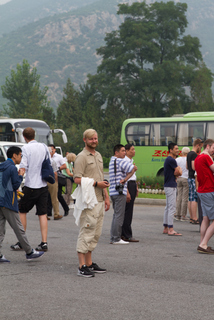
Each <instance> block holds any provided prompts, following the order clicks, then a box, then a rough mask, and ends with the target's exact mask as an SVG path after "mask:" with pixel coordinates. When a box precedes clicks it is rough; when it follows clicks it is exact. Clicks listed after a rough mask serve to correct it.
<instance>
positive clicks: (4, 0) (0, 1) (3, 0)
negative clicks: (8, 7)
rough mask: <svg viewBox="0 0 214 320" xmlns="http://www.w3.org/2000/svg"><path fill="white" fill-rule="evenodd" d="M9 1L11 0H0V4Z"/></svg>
mask: <svg viewBox="0 0 214 320" xmlns="http://www.w3.org/2000/svg"><path fill="white" fill-rule="evenodd" d="M9 1H11V0H0V5H1V4H5V3H7V2H9Z"/></svg>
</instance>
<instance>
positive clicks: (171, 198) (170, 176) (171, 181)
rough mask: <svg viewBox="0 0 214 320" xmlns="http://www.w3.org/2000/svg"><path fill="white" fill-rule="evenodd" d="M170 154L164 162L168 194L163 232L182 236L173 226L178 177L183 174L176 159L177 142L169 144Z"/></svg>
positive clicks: (166, 191)
mask: <svg viewBox="0 0 214 320" xmlns="http://www.w3.org/2000/svg"><path fill="white" fill-rule="evenodd" d="M168 151H169V155H168V157H167V158H166V160H165V162H164V191H165V194H166V207H165V210H164V217H163V226H164V230H163V234H168V236H182V234H181V233H179V232H176V231H175V230H174V228H173V217H174V214H175V212H176V188H177V183H176V178H177V177H179V176H181V175H182V170H181V167H179V166H178V165H177V162H176V161H175V159H176V157H177V156H178V153H179V149H178V146H177V145H176V143H174V142H171V143H170V144H169V145H168Z"/></svg>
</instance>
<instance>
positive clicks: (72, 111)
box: [56, 79, 87, 153]
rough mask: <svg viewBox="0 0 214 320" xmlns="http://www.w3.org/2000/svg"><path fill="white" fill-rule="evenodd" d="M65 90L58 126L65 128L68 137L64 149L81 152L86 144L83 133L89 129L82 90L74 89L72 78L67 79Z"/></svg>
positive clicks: (58, 112) (59, 108)
mask: <svg viewBox="0 0 214 320" xmlns="http://www.w3.org/2000/svg"><path fill="white" fill-rule="evenodd" d="M63 92H64V95H63V98H62V100H61V102H60V103H59V106H58V108H57V117H56V122H57V126H58V127H59V128H63V130H64V131H65V133H66V134H67V137H68V143H67V144H66V145H62V147H63V151H69V152H74V153H79V152H80V151H81V149H82V148H83V146H84V143H83V140H82V139H83V136H82V134H83V131H85V130H86V129H87V125H86V124H85V123H84V119H83V109H82V104H81V100H80V92H79V91H78V90H76V89H74V85H73V84H72V83H71V80H70V79H68V80H67V83H66V87H65V88H64V89H63Z"/></svg>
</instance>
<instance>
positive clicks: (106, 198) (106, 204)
mask: <svg viewBox="0 0 214 320" xmlns="http://www.w3.org/2000/svg"><path fill="white" fill-rule="evenodd" d="M104 194H105V211H108V210H109V209H110V200H109V195H108V192H107V189H104Z"/></svg>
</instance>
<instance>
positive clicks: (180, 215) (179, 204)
mask: <svg viewBox="0 0 214 320" xmlns="http://www.w3.org/2000/svg"><path fill="white" fill-rule="evenodd" d="M189 152H190V149H189V148H188V147H184V148H183V149H182V151H181V156H180V157H179V158H177V159H176V162H177V165H178V166H179V167H181V170H182V175H181V176H180V177H178V178H177V201H176V215H175V220H178V221H189V219H188V218H187V205H188V193H189V185H188V170H187V168H186V161H187V160H186V159H187V155H188V153H189Z"/></svg>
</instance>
